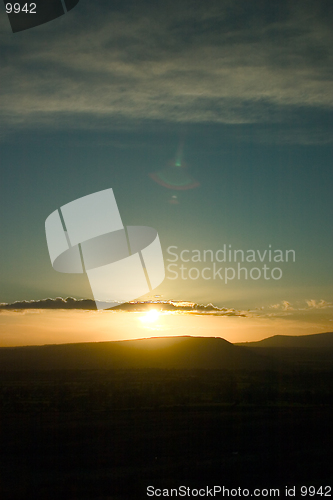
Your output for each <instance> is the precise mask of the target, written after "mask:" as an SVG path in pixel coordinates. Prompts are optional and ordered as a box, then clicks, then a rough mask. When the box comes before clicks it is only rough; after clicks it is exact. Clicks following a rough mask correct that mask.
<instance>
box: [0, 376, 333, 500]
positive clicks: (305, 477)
mask: <svg viewBox="0 0 333 500" xmlns="http://www.w3.org/2000/svg"><path fill="white" fill-rule="evenodd" d="M332 438H333V371H332V370H331V369H330V370H324V371H321V370H319V369H316V370H311V369H304V368H297V369H291V368H288V369H284V370H282V369H278V370H269V369H266V370H263V369H261V370H258V371H256V370H236V369H234V370H223V369H221V370H207V369H206V370H195V369H187V370H176V369H173V370H164V369H136V370H134V369H126V370H51V371H50V370H48V371H46V370H43V371H33V370H31V369H30V370H29V371H21V372H20V371H15V372H9V371H6V372H2V373H0V470H1V476H0V481H1V482H0V498H1V499H13V500H14V499H36V500H38V499H49V500H53V499H55V500H60V499H61V500H66V499H90V498H91V499H96V500H98V499H122V500H126V499H145V498H150V497H148V496H147V486H149V485H151V486H154V487H155V488H171V487H173V488H178V487H179V486H182V485H184V486H186V487H190V488H197V489H199V488H202V487H207V486H209V487H214V486H215V485H220V486H223V485H224V486H225V487H229V488H234V489H236V488H239V487H242V488H248V489H250V495H251V493H252V489H253V488H266V489H270V488H279V489H280V498H285V496H284V490H285V486H288V487H293V486H296V495H295V498H302V496H301V494H300V487H301V486H303V485H305V486H310V485H312V486H315V487H316V488H319V487H320V486H323V487H325V486H332V483H333V472H332V470H333V469H332V464H333V439H332ZM329 491H330V490H328V489H326V490H324V492H326V493H327V492H329ZM330 493H331V495H332V494H333V492H332V490H331V491H330ZM323 496H324V495H323ZM175 497H176V496H175V493H173V498H175ZM264 497H266V498H267V497H269V498H271V497H272V495H270V496H268V495H266V492H265V494H264V495H262V496H259V498H264ZM275 497H276V494H275ZM319 497H320V495H317V496H314V498H319ZM151 498H157V497H151ZM163 498H168V497H163ZM185 498H194V497H185ZM207 498H208V497H207ZM216 498H222V495H221V494H220V495H217V496H216ZM304 498H306V497H304Z"/></svg>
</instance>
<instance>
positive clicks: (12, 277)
mask: <svg viewBox="0 0 333 500" xmlns="http://www.w3.org/2000/svg"><path fill="white" fill-rule="evenodd" d="M332 18H333V6H332V3H331V2H330V1H326V0H319V1H318V0H317V1H312V0H311V1H310V0H302V1H295V0H293V1H283V0H282V1H279V2H276V3H273V2H262V1H255V0H254V1H251V2H248V1H245V0H232V1H229V0H223V1H221V0H218V1H214V0H210V1H209V2H199V1H188V0H180V1H177V2H175V1H163V2H162V1H159V0H154V1H146V0H144V1H137V2H132V1H128V0H123V1H122V2H120V1H115V2H106V1H102V0H94V2H92V1H90V2H89V1H87V0H80V2H79V3H78V5H77V6H76V7H75V8H74V9H73V10H71V11H70V12H68V13H67V14H66V15H64V16H61V17H59V18H57V19H55V20H53V21H52V22H49V23H46V24H43V25H41V26H38V27H35V28H33V29H29V30H25V31H21V32H18V33H12V31H11V28H10V24H9V21H8V18H7V16H6V13H5V9H4V7H3V8H2V10H1V12H0V60H1V61H0V82H1V83H0V92H1V94H0V111H1V112H0V168H1V183H0V206H1V218H0V231H1V233H0V234H1V240H0V249H1V259H0V282H1V287H0V303H1V304H2V305H0V346H1V345H21V344H23V345H25V344H30V343H50V342H51V343H57V342H65V341H66V339H67V341H86V340H87V339H88V340H106V339H110V340H113V339H125V338H137V337H142V336H150V335H155V336H156V335H159V334H161V335H164V334H165V335H170V334H173V335H174V334H176V335H178V334H180V333H181V334H198V335H208V336H209V335H213V336H222V337H224V338H226V339H227V340H230V341H237V342H242V341H250V340H259V339H260V338H264V337H268V336H271V335H274V334H277V333H278V334H286V335H294V334H295V335H301V334H310V333H320V332H324V331H332V319H333V316H332V311H333V290H332V277H333V276H332V275H333V265H332V261H331V255H332V243H333V233H332V220H333V208H332V207H333V204H332V187H333V186H332V184H333V172H332V137H333V134H332V132H333V122H332V117H333V114H332V107H333V92H332V72H333V66H332V55H333V32H332V21H333V19H332ZM180 156H181V166H180V167H176V166H175V164H176V162H177V159H178V160H179V157H180ZM177 168H178V171H177V175H179V174H178V172H179V171H181V174H182V176H185V177H187V178H188V179H190V180H189V181H188V183H187V186H191V183H192V184H193V185H194V186H195V187H193V188H190V189H183V190H179V189H177V187H179V184H178V186H177V181H175V179H176V178H177V176H176V177H175V175H176V174H175V170H177ZM179 169H180V170H179ZM161 179H164V182H159V180H161ZM165 179H167V180H168V182H167V184H168V187H167V186H166V185H165V184H166V183H165ZM156 181H157V182H156ZM192 181H193V182H192ZM108 188H112V189H113V192H114V195H115V197H116V200H117V204H118V208H119V211H120V213H121V217H122V220H123V223H124V224H125V225H143V226H151V227H153V228H155V229H156V230H157V231H158V234H159V238H160V241H161V246H162V251H163V255H164V262H165V269H166V277H165V279H164V281H163V283H162V284H161V285H159V286H158V287H157V288H156V289H155V290H153V291H152V293H150V294H148V295H147V296H144V297H141V298H140V300H146V301H152V300H155V301H156V300H159V301H162V302H163V301H164V302H166V303H168V301H175V302H176V303H177V304H178V303H179V301H180V302H181V303H182V302H183V301H185V302H189V303H191V304H193V306H191V308H190V310H187V309H184V308H182V306H179V307H178V306H177V307H178V309H177V311H165V310H164V309H163V307H164V306H160V305H156V304H155V305H153V306H151V305H150V304H148V305H147V308H148V309H149V308H151V307H154V308H157V309H158V310H161V311H162V312H163V314H161V315H160V316H159V318H158V319H156V320H155V321H154V322H153V323H152V324H151V323H149V321H147V322H144V321H143V322H141V320H138V317H139V316H140V314H141V315H142V314H145V313H143V312H142V311H141V312H134V311H130V312H129V311H128V310H123V311H122V310H119V311H117V312H115V311H112V310H109V311H102V312H101V311H94V310H93V309H91V307H89V308H88V309H87V310H81V309H80V310H78V307H77V304H78V301H79V300H80V299H92V291H91V289H90V286H89V282H88V279H87V277H86V276H85V275H72V274H63V273H58V272H56V271H55V270H54V269H53V268H52V265H51V262H50V257H49V254H48V248H47V244H46V238H45V220H46V218H47V217H48V216H49V215H50V214H51V213H52V212H53V211H54V210H56V209H57V208H59V207H61V206H62V205H64V204H66V203H69V202H70V201H73V200H75V199H77V198H80V197H83V196H86V195H88V194H91V193H95V192H98V191H101V190H104V189H108ZM204 250H208V251H210V253H209V252H207V253H206V261H204ZM229 250H232V253H231V257H232V259H231V260H230V259H229V262H223V260H222V259H223V255H225V256H226V257H228V251H229ZM233 250H240V251H242V252H243V255H244V257H243V262H242V261H241V260H242V259H241V256H242V252H239V253H238V254H237V255H238V259H235V258H233ZM288 250H289V251H290V252H289V254H288V256H289V259H288V262H287V261H286V251H288ZM184 251H185V252H184ZM223 251H224V252H225V253H224V254H223ZM181 252H183V253H181ZM265 252H266V253H265ZM270 255H271V258H269V256H270ZM182 256H183V258H184V260H182ZM209 256H212V258H209ZM191 259H194V260H191ZM246 259H248V260H246ZM274 259H275V260H274ZM188 260H189V261H188ZM200 260H201V261H200ZM238 265H240V266H241V267H243V268H244V267H245V268H246V271H241V272H240V274H238ZM264 265H266V266H267V267H268V268H269V270H267V269H266V271H263V266H264ZM181 266H183V269H181ZM254 268H255V269H256V270H253V269H254ZM191 269H192V271H191ZM193 269H194V270H193ZM204 269H206V271H203V270H204ZM226 269H229V270H228V271H226ZM273 269H275V271H273V276H272V274H271V273H272V270H273ZM246 273H247V279H245V275H246ZM251 273H252V274H251ZM259 273H260V276H259ZM265 273H266V274H265ZM226 278H227V279H226ZM57 297H61V298H62V299H66V298H67V297H73V298H74V299H76V301H75V300H74V301H68V302H66V304H67V305H66V307H65V308H60V307H58V306H59V304H60V305H61V304H63V303H64V301H63V302H59V301H58V302H56V301H54V299H56V298H57ZM45 299H53V301H47V302H45ZM138 299H139V298H138ZM27 301H34V302H33V303H32V304H33V305H34V308H32V307H31V303H29V304H30V305H28V306H27ZM13 303H16V305H15V304H14V306H11V304H13ZM41 304H42V306H41ZM45 304H46V305H47V307H44V306H45ZM55 304H56V306H57V307H54V306H55ZM207 304H213V306H214V309H213V310H211V311H209V312H207V310H202V309H200V307H199V306H202V305H207ZM8 305H9V306H8ZM88 318H89V320H88ZM106 318H107V319H106ZM51 325H52V326H51ZM105 325H107V326H105ZM158 325H160V329H159V328H157V326H158ZM177 325H178V326H177Z"/></svg>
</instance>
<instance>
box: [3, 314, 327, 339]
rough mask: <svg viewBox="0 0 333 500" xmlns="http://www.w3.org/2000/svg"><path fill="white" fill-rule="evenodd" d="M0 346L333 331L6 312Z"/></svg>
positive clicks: (251, 321) (321, 325)
mask: <svg viewBox="0 0 333 500" xmlns="http://www.w3.org/2000/svg"><path fill="white" fill-rule="evenodd" d="M0 320H1V326H0V346H1V347H6V346H8V347H10V346H20V345H44V344H68V343H77V342H106V341H113V340H117V341H119V340H132V339H140V338H147V337H172V336H200V337H222V338H224V339H225V340H227V341H229V342H232V343H234V342H251V341H257V340H262V339H264V338H267V337H272V336H273V335H308V334H312V333H323V332H327V331H332V322H331V323H329V322H326V321H325V322H324V321H320V320H319V319H317V320H316V319H314V318H312V319H311V321H310V320H309V319H308V320H307V321H306V320H301V319H290V318H288V317H285V318H268V317H259V316H256V317H241V316H214V315H196V314H192V313H179V312H161V313H160V312H159V311H157V310H154V309H152V310H150V311H148V312H147V313H139V312H135V313H133V312H132V313H128V312H116V311H110V310H109V311H83V310H73V311H71V310H67V311H66V310H53V311H50V310H47V311H45V310H44V311H41V310H29V311H24V312H13V311H6V312H2V313H1V314H0Z"/></svg>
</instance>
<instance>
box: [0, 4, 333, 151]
mask: <svg viewBox="0 0 333 500" xmlns="http://www.w3.org/2000/svg"><path fill="white" fill-rule="evenodd" d="M248 4H249V2H245V0H242V1H240V0H238V1H235V2H229V1H226V2H220V1H212V2H209V4H207V3H195V2H192V1H190V0H181V1H180V2H177V5H176V4H175V3H174V2H172V3H171V2H160V1H157V2H154V3H152V2H149V1H143V2H138V3H136V4H132V3H128V4H127V3H126V2H125V3H124V4H122V6H121V7H120V6H119V7H117V4H116V5H115V6H114V7H113V8H111V7H110V6H109V4H108V3H106V2H94V3H89V4H88V3H87V4H85V3H84V2H82V5H81V3H80V4H79V6H78V7H77V8H76V9H75V16H74V14H72V15H67V16H63V18H60V19H59V20H57V21H54V22H53V23H50V24H49V25H47V29H46V28H45V27H44V28H43V29H41V28H38V29H35V30H28V31H27V32H25V33H24V32H23V33H22V34H20V35H19V36H18V37H14V36H12V34H11V33H9V31H8V36H4V35H3V36H2V42H1V43H2V49H1V54H2V56H1V80H2V92H3V95H2V99H1V114H2V117H3V118H2V120H3V123H4V124H7V125H8V126H9V127H12V128H14V129H16V128H17V127H26V126H41V125H43V126H45V125H47V126H50V127H61V126H64V125H66V126H73V127H74V126H76V127H77V126H79V127H80V128H87V129H89V128H90V127H92V126H93V127H96V126H98V125H99V126H100V127H102V128H105V127H106V128H107V127H110V126H113V127H115V128H117V127H120V128H121V127H126V126H130V125H129V124H130V123H131V124H132V125H133V124H136V123H137V122H138V121H142V120H146V121H150V122H159V121H163V122H170V123H184V122H186V123H193V124H195V123H215V124H249V123H287V122H298V123H299V124H300V123H301V121H302V120H301V116H300V114H299V113H300V110H303V111H302V113H303V115H304V110H311V109H312V110H313V109H321V110H322V111H323V112H324V110H325V112H327V110H328V109H329V110H332V106H333V94H332V90H331V89H332V70H331V68H332V67H333V66H332V60H333V34H332V30H331V22H330V21H331V20H332V19H331V17H332V16H330V15H329V14H330V13H329V12H328V13H326V12H321V11H320V8H319V7H318V6H317V4H316V2H312V1H310V2H307V3H304V2H294V3H293V6H291V2H281V5H279V9H276V8H275V7H274V6H271V5H270V6H265V5H263V4H262V2H260V3H259V2H256V1H255V2H251V5H250V6H249V5H248ZM73 13H74V10H73ZM45 26H46V25H45ZM8 30H9V28H8ZM2 31H5V32H6V27H5V26H3V27H2ZM303 118H304V116H303ZM309 122H310V119H309ZM321 132H322V133H320V131H319V132H318V131H317V135H319V136H320V137H318V138H317V140H324V141H329V140H330V138H331V136H330V134H329V133H328V132H327V131H326V132H325V131H324V130H322V131H321ZM323 134H324V139H323ZM281 135H282V137H281V140H283V133H282V132H281ZM285 135H286V138H287V136H288V134H285ZM289 135H290V134H289ZM286 140H287V139H286Z"/></svg>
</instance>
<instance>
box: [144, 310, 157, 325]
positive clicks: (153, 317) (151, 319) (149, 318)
mask: <svg viewBox="0 0 333 500" xmlns="http://www.w3.org/2000/svg"><path fill="white" fill-rule="evenodd" d="M159 316H160V313H159V312H158V311H156V309H151V310H150V311H148V312H147V313H146V314H145V315H144V316H142V318H140V321H142V323H155V321H157V320H158V318H159Z"/></svg>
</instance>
